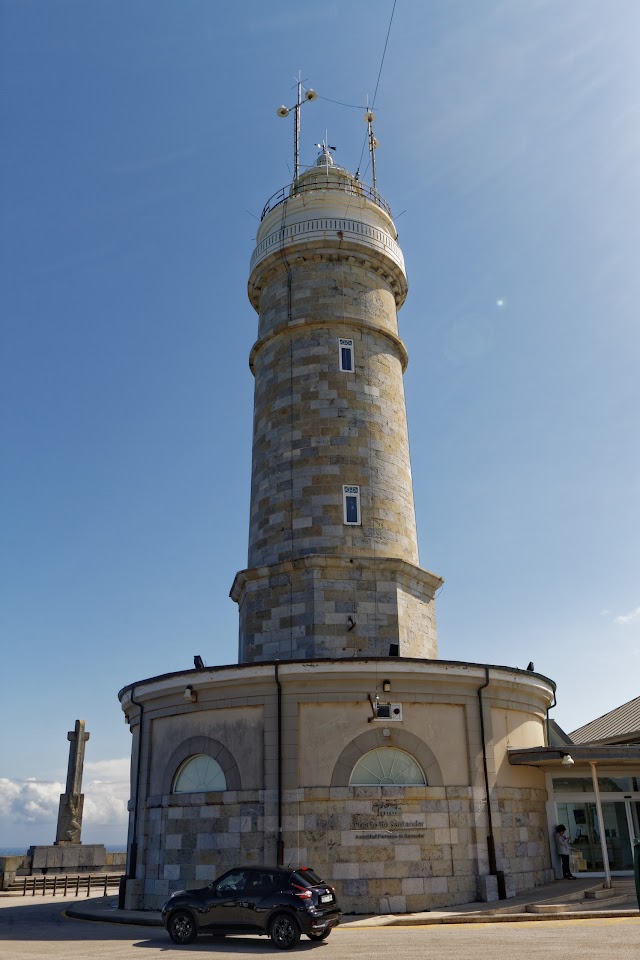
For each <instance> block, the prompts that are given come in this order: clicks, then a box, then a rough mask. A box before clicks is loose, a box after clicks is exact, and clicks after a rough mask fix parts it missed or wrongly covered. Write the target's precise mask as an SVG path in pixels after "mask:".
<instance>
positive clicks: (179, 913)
mask: <svg viewBox="0 0 640 960" xmlns="http://www.w3.org/2000/svg"><path fill="white" fill-rule="evenodd" d="M167 930H168V931H169V936H170V937H171V939H172V940H173V942H174V943H193V941H194V940H195V939H196V937H197V936H198V929H197V927H196V924H195V920H194V919H193V917H192V916H191V914H190V913H187V911H186V910H176V912H175V913H173V914H172V915H171V919H170V920H169V925H168V927H167Z"/></svg>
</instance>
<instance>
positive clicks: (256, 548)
mask: <svg viewBox="0 0 640 960" xmlns="http://www.w3.org/2000/svg"><path fill="white" fill-rule="evenodd" d="M341 337H342V338H348V339H351V340H353V341H354V362H355V370H354V372H353V373H348V372H342V371H340V369H339V346H338V341H339V339H340V338H341ZM255 375H256V385H255V401H254V432H253V469H252V492H251V521H250V534H249V544H250V547H249V566H259V565H262V564H270V563H275V562H278V561H280V560H283V559H295V558H296V557H299V556H305V555H306V554H310V553H322V552H326V553H340V552H345V553H348V554H349V555H350V556H357V555H368V556H371V555H375V554H378V555H380V556H392V557H400V558H401V559H404V560H407V561H408V562H409V563H417V562H418V549H417V540H416V527H415V515H414V506H413V487H412V480H411V465H410V462H409V440H408V434H407V423H406V414H405V404H404V391H403V382H402V365H401V360H400V357H399V356H398V354H397V353H396V351H394V349H393V344H392V341H390V340H389V339H387V338H386V337H384V336H382V335H381V334H379V333H376V332H375V331H369V330H360V329H358V328H354V327H353V326H352V325H351V324H349V322H348V321H344V322H342V323H338V324H337V325H336V326H334V327H331V328H319V327H313V328H311V329H306V328H302V329H297V330H288V331H287V332H286V333H283V334H282V335H280V336H277V337H274V338H273V339H272V340H269V341H268V342H267V343H266V344H265V346H264V347H263V349H262V350H260V351H259V352H258V354H257V355H256V358H255ZM344 484H357V485H358V486H359V487H360V503H361V511H362V524H361V525H360V526H347V525H345V523H344V517H343V498H342V493H343V491H342V487H343V485H344Z"/></svg>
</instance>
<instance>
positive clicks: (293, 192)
mask: <svg viewBox="0 0 640 960" xmlns="http://www.w3.org/2000/svg"><path fill="white" fill-rule="evenodd" d="M312 190H339V191H340V192H341V193H347V194H349V195H350V196H352V197H364V198H365V199H367V200H371V201H372V203H375V204H377V205H378V206H379V207H381V208H382V209H383V210H384V212H385V213H387V214H388V215H389V216H391V207H390V206H389V204H388V203H387V201H386V200H384V199H383V198H382V197H381V196H380V194H379V193H378V191H377V190H374V189H373V187H370V186H369V184H368V183H361V182H360V181H359V180H344V181H342V180H330V179H329V177H323V176H317V177H313V179H311V178H310V177H305V179H304V180H303V181H302V183H300V182H298V181H295V182H294V183H288V184H287V185H286V186H285V187H282V188H281V189H280V190H277V191H276V192H275V193H274V194H273V195H272V196H270V197H269V199H268V200H267V202H266V203H265V205H264V208H263V210H262V213H261V215H260V220H264V218H265V217H266V215H267V214H268V213H269V212H270V211H271V210H274V209H275V208H276V207H278V206H280V204H281V203H284V202H285V200H289V199H291V197H298V196H300V195H301V194H303V193H309V192H310V191H312Z"/></svg>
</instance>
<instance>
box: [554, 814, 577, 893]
mask: <svg viewBox="0 0 640 960" xmlns="http://www.w3.org/2000/svg"><path fill="white" fill-rule="evenodd" d="M566 832H567V828H566V827H565V825H564V823H559V824H558V826H557V827H556V833H555V838H556V851H557V853H558V856H559V857H560V862H561V863H562V877H563V879H564V880H575V877H574V875H573V874H572V873H571V867H570V866H569V855H570V849H569V838H568V837H567V836H566Z"/></svg>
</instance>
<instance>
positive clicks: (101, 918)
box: [64, 907, 164, 927]
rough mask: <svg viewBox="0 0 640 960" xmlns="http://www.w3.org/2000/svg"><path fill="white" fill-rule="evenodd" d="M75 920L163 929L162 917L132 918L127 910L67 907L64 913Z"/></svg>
mask: <svg viewBox="0 0 640 960" xmlns="http://www.w3.org/2000/svg"><path fill="white" fill-rule="evenodd" d="M64 912H65V915H66V916H67V917H71V918H72V919H73V920H87V921H91V922H94V923H120V924H125V925H127V926H134V927H163V926H164V924H163V922H162V920H161V919H160V917H156V916H148V917H145V916H140V917H138V916H132V915H131V913H130V912H129V911H127V910H122V911H120V912H119V913H118V911H115V910H83V909H82V907H67V909H66V910H65V911H64Z"/></svg>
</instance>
